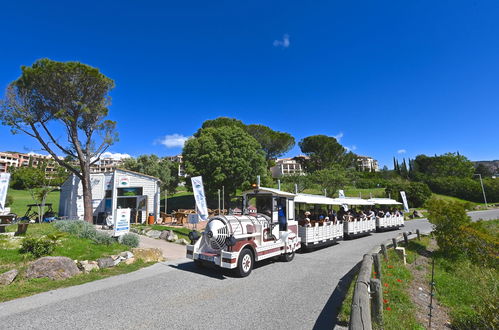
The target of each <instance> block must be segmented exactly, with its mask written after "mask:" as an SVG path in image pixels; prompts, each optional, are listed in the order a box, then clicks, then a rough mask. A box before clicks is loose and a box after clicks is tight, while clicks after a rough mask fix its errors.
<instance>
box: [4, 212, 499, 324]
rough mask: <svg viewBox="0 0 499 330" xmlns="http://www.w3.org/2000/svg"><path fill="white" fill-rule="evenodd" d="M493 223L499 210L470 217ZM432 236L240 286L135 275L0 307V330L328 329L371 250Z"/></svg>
mask: <svg viewBox="0 0 499 330" xmlns="http://www.w3.org/2000/svg"><path fill="white" fill-rule="evenodd" d="M470 215H471V217H472V218H473V219H474V220H477V219H480V218H481V219H497V218H499V210H492V211H481V212H470ZM416 229H419V230H421V231H422V232H427V231H430V230H431V224H430V223H429V222H428V221H427V220H426V219H419V220H411V221H407V222H406V226H405V227H404V228H402V230H398V231H389V232H383V233H375V234H372V235H369V236H366V237H362V238H358V239H353V240H347V241H341V242H340V243H339V244H336V245H334V246H330V247H327V248H323V249H320V250H316V251H314V252H308V253H300V254H297V255H296V257H295V259H294V260H293V261H292V262H289V263H285V262H278V261H275V262H270V261H269V262H262V263H260V264H258V265H257V267H256V268H255V269H254V270H253V272H252V274H251V275H250V276H249V277H246V278H242V279H241V278H235V277H232V276H231V275H230V273H229V272H226V271H223V270H220V269H207V270H198V269H197V268H196V267H195V266H194V264H193V263H192V262H191V261H188V260H187V259H186V260H180V261H177V262H169V263H158V264H155V265H153V266H151V267H147V268H144V269H141V270H139V271H136V272H133V273H129V274H124V275H119V276H115V277H112V278H107V279H104V280H99V281H95V282H91V283H87V284H83V285H79V286H74V287H70V288H64V289H58V290H54V291H50V292H45V293H41V294H37V295H34V296H31V297H26V298H21V299H17V300H13V301H9V302H5V303H2V304H0V329H151V328H153V329H156V328H165V329H227V328H236V329H313V328H315V329H331V328H333V327H334V324H335V320H336V316H337V310H338V307H339V306H340V304H341V301H342V299H343V296H344V291H345V287H346V284H348V282H349V279H350V278H351V276H352V274H353V271H352V268H354V267H355V265H356V264H358V262H359V261H360V260H361V259H362V256H363V255H364V254H365V253H368V252H369V251H370V250H371V249H372V248H373V247H375V246H377V245H379V244H380V243H382V242H384V241H386V240H389V239H391V238H393V237H396V236H398V235H400V234H401V233H402V232H403V231H412V232H415V231H416Z"/></svg>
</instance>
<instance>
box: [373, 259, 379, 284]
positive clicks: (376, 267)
mask: <svg viewBox="0 0 499 330" xmlns="http://www.w3.org/2000/svg"><path fill="white" fill-rule="evenodd" d="M373 264H374V272H375V274H376V276H375V277H376V278H378V279H379V280H380V281H381V262H380V260H379V254H378V253H373Z"/></svg>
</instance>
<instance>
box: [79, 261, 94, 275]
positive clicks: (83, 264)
mask: <svg viewBox="0 0 499 330" xmlns="http://www.w3.org/2000/svg"><path fill="white" fill-rule="evenodd" d="M78 266H79V267H78V268H80V270H81V271H83V272H85V273H90V272H91V271H92V270H98V269H99V265H98V263H97V261H87V260H83V261H80V262H79V264H78Z"/></svg>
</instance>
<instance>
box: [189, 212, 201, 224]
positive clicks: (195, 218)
mask: <svg viewBox="0 0 499 330" xmlns="http://www.w3.org/2000/svg"><path fill="white" fill-rule="evenodd" d="M187 222H189V223H190V224H193V225H195V224H197V223H199V215H197V214H196V213H193V214H188V215H187Z"/></svg>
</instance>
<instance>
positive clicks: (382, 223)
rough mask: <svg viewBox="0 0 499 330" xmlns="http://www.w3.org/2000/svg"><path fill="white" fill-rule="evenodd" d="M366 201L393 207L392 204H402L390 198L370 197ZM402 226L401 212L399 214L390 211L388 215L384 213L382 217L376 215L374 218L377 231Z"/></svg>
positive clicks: (402, 217)
mask: <svg viewBox="0 0 499 330" xmlns="http://www.w3.org/2000/svg"><path fill="white" fill-rule="evenodd" d="M368 201H369V202H371V203H373V204H374V205H377V206H379V207H388V206H392V207H393V206H400V205H402V203H400V202H397V201H396V200H394V199H391V198H370V199H368ZM397 212H398V211H397ZM403 226H404V214H403V213H402V212H400V213H399V214H391V213H390V214H389V215H387V214H386V213H385V214H384V216H382V217H380V216H378V217H377V218H376V230H377V231H384V230H393V229H399V228H400V227H403Z"/></svg>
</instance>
